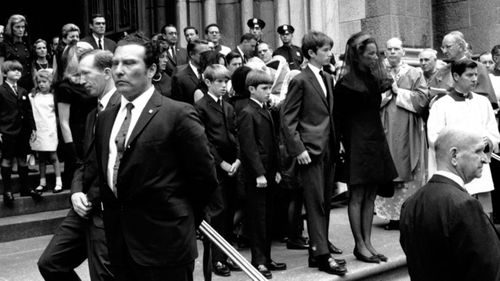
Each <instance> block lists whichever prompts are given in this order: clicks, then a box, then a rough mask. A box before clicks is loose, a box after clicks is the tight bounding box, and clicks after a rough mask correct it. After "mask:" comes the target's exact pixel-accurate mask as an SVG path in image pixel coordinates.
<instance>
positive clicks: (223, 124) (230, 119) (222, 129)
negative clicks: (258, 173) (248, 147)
mask: <svg viewBox="0 0 500 281" xmlns="http://www.w3.org/2000/svg"><path fill="white" fill-rule="evenodd" d="M222 104H223V108H222V107H221V106H220V105H219V104H218V103H217V102H215V100H214V99H213V98H212V97H211V96H209V95H205V96H204V97H203V98H201V99H200V100H199V101H198V102H196V104H195V108H196V110H197V111H198V115H199V116H200V120H201V123H202V124H203V125H204V126H205V133H206V134H207V137H208V142H209V143H210V150H211V152H212V155H213V156H214V158H215V164H216V166H217V167H219V165H220V163H221V162H222V161H226V162H228V163H229V164H232V163H233V162H234V161H235V160H236V159H237V158H239V156H238V154H239V151H238V149H239V145H238V141H237V140H236V115H235V114H234V109H233V106H232V105H230V104H229V103H228V102H226V101H224V102H223V103H222Z"/></svg>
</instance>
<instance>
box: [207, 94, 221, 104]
mask: <svg viewBox="0 0 500 281" xmlns="http://www.w3.org/2000/svg"><path fill="white" fill-rule="evenodd" d="M208 95H209V96H210V97H211V98H212V99H213V100H214V101H215V102H216V103H218V102H219V98H222V97H218V96H216V95H214V94H212V93H210V92H208Z"/></svg>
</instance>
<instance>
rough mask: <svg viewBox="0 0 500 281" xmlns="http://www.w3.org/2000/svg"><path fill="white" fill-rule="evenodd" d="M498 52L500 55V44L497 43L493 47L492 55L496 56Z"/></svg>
mask: <svg viewBox="0 0 500 281" xmlns="http://www.w3.org/2000/svg"><path fill="white" fill-rule="evenodd" d="M496 54H499V55H500V45H495V46H493V48H491V55H492V56H494V55H496Z"/></svg>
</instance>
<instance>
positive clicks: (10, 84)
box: [5, 80, 17, 92]
mask: <svg viewBox="0 0 500 281" xmlns="http://www.w3.org/2000/svg"><path fill="white" fill-rule="evenodd" d="M5 83H7V85H9V86H10V88H11V89H12V91H14V92H15V90H14V86H17V85H16V84H12V83H10V82H9V81H7V80H5Z"/></svg>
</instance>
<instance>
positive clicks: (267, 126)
mask: <svg viewBox="0 0 500 281" xmlns="http://www.w3.org/2000/svg"><path fill="white" fill-rule="evenodd" d="M238 138H239V141H240V150H241V161H242V163H243V172H244V174H245V178H246V180H247V182H248V183H253V182H255V180H256V178H257V177H259V176H262V175H265V176H266V177H268V179H267V180H268V181H269V180H272V181H274V175H275V174H276V172H278V171H279V150H278V138H277V136H276V134H275V130H274V123H273V120H272V117H271V114H270V113H269V111H268V110H266V109H263V108H261V107H260V105H258V104H257V103H256V102H255V101H253V100H249V101H248V104H247V106H246V107H245V108H243V110H242V111H241V112H240V113H239V114H238Z"/></svg>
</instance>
